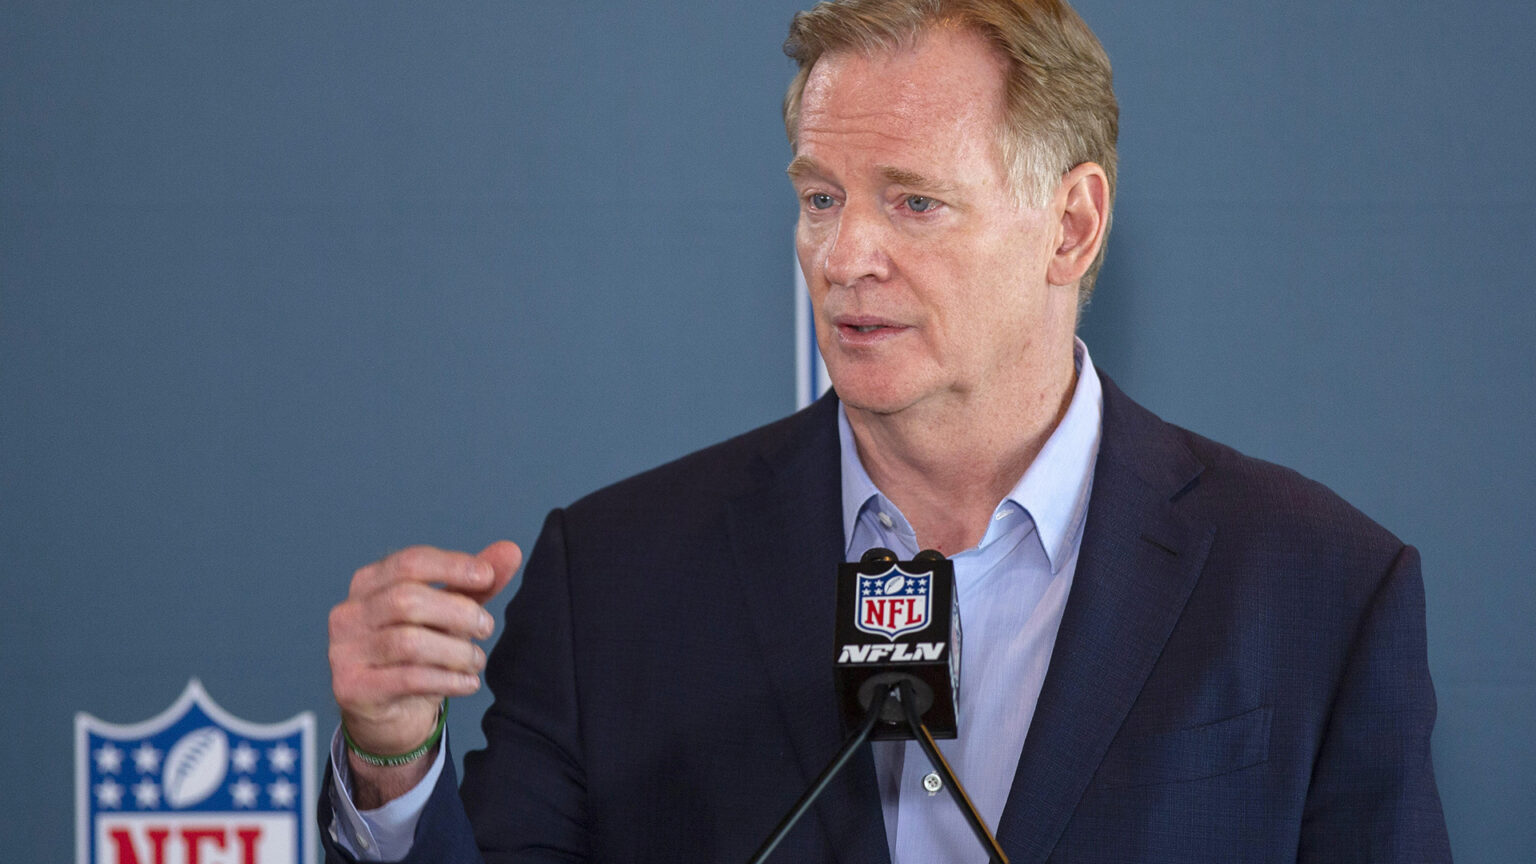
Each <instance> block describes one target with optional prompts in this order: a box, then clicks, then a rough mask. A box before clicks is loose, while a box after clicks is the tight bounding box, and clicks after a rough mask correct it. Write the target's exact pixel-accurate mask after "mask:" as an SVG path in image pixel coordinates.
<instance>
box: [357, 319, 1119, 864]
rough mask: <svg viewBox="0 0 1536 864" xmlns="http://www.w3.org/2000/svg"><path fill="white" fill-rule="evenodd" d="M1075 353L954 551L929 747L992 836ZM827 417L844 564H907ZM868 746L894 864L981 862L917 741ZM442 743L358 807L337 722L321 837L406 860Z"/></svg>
mask: <svg viewBox="0 0 1536 864" xmlns="http://www.w3.org/2000/svg"><path fill="white" fill-rule="evenodd" d="M1073 359H1074V360H1075V361H1076V364H1077V372H1078V374H1077V386H1076V388H1075V390H1074V391H1073V394H1072V401H1071V403H1070V404H1069V405H1068V407H1067V413H1066V414H1065V415H1064V416H1063V417H1062V419H1061V422H1060V423H1059V424H1057V426H1056V429H1055V431H1053V432H1052V433H1051V436H1050V438H1049V439H1048V440H1047V441H1046V442H1045V446H1044V447H1043V448H1041V450H1040V453H1039V455H1037V456H1036V457H1035V461H1034V462H1033V463H1031V464H1030V466H1029V469H1028V470H1027V471H1025V472H1024V476H1023V477H1021V478H1020V479H1019V482H1018V483H1017V484H1015V485H1014V487H1013V489H1012V490H1011V491H1010V492H1009V493H1008V496H1007V497H1006V498H1004V499H1003V501H1002V502H1001V503H999V504H998V505H997V508H996V509H995V510H993V512H992V521H991V523H990V524H988V525H987V531H986V534H985V535H983V536H982V538H981V542H980V543H979V544H977V546H976V547H975V548H973V549H967V550H965V551H964V552H961V553H960V554H958V555H954V556H951V558H950V560H951V561H953V562H954V564H955V583H956V585H955V587H956V591H957V593H958V594H959V603H960V623H961V627H962V629H963V631H964V640H963V644H962V646H961V652H962V653H961V658H960V693H959V713H960V735H959V737H958V738H956V739H955V740H952V741H940V742H939V749H940V750H942V751H943V752H944V758H945V759H947V760H949V764H950V767H951V768H953V769H954V772H955V776H956V777H958V778H959V779H960V782H961V783H963V784H964V785H965V789H966V792H967V793H968V794H969V796H970V798H971V802H972V803H973V804H975V805H976V809H977V810H978V811H979V812H980V813H981V818H982V819H983V820H984V821H985V822H986V823H987V826H988V827H989V828H992V829H994V830H995V829H996V827H997V821H998V818H999V817H1001V816H1002V813H1003V805H1004V804H1006V803H1007V800H1008V790H1009V788H1010V787H1011V786H1012V785H1013V772H1014V768H1015V767H1016V766H1017V764H1018V761H1019V753H1020V752H1021V751H1022V750H1023V747H1024V737H1025V736H1026V735H1027V734H1028V733H1029V722H1030V719H1031V718H1032V717H1033V716H1034V713H1035V703H1036V701H1038V700H1039V698H1040V687H1041V685H1043V684H1044V683H1045V670H1046V668H1047V667H1048V666H1049V665H1050V661H1051V649H1052V647H1053V646H1054V644H1055V642H1056V631H1057V629H1058V628H1059V627H1060V626H1061V613H1062V611H1063V610H1064V609H1065V608H1066V605H1067V593H1068V591H1069V590H1070V589H1071V587H1072V575H1073V573H1074V572H1075V571H1076V569H1077V554H1078V549H1079V547H1080V546H1081V545H1082V541H1083V521H1084V517H1086V515H1087V513H1088V494H1089V492H1090V490H1091V487H1092V484H1093V466H1094V462H1095V461H1096V459H1097V458H1098V452H1099V429H1100V420H1101V417H1102V415H1103V410H1104V409H1103V392H1102V390H1101V389H1100V386H1099V377H1098V375H1097V374H1095V373H1094V370H1093V361H1092V360H1091V359H1089V357H1088V349H1087V347H1085V346H1084V345H1083V343H1082V341H1081V340H1077V341H1076V345H1075V348H1074V358H1073ZM837 423H838V434H839V443H840V446H841V451H842V452H841V456H842V475H843V476H842V484H843V536H844V537H845V538H847V540H848V547H847V549H846V550H845V552H846V553H847V558H848V560H850V561H856V560H858V559H859V557H860V556H862V555H863V554H864V551H865V550H866V549H869V548H870V547H872V546H883V547H885V548H887V549H891V550H894V551H895V552H896V553H897V554H898V555H900V556H901V558H903V559H910V558H911V557H912V556H913V555H915V554H916V553H917V551H918V549H919V546H918V542H919V541H918V538H917V537H916V535H915V534H914V533H913V530H912V526H911V525H910V524H909V523H908V522H907V519H906V517H905V516H903V515H902V514H901V511H900V510H899V509H897V508H896V506H895V505H894V504H892V503H891V502H890V500H889V499H887V498H886V497H885V496H884V495H882V494H881V493H880V490H879V489H877V488H875V484H874V483H873V482H872V481H871V480H870V479H869V474H868V473H867V472H866V471H865V470H864V465H863V463H862V462H860V461H859V455H858V448H857V447H856V446H855V445H854V441H853V430H852V429H850V428H849V426H848V417H847V415H846V414H845V413H844V411H843V408H842V406H838V411H837ZM1007 694H1012V695H1007ZM446 740H447V735H446V734H445V735H444V741H445V742H446ZM872 746H873V747H874V752H875V771H876V774H877V776H878V778H879V784H880V806H881V809H882V812H883V814H884V816H885V833H886V840H887V841H888V842H889V843H890V847H891V861H892V864H932V862H935V861H943V862H952V864H960V862H965V861H977V862H985V861H986V860H987V856H986V853H985V852H984V851H983V850H982V849H981V846H980V845H979V844H978V843H977V842H976V838H975V837H974V836H973V835H972V834H971V831H970V828H969V827H968V826H967V825H966V823H965V819H964V817H963V816H961V815H960V810H959V809H958V808H957V807H956V806H955V802H954V800H953V799H952V798H951V797H950V794H949V790H947V789H940V790H935V791H932V792H930V791H929V788H928V787H925V785H924V778H925V777H927V775H928V774H930V773H931V771H932V769H931V768H930V767H929V765H928V759H927V757H926V756H925V755H924V754H923V752H922V750H921V749H920V748H919V747H918V745H917V743H916V742H900V741H890V742H886V741H882V742H876V743H875V744H873V745H872ZM447 749H448V748H447V746H446V744H445V745H444V746H442V747H439V748H438V754H437V758H436V760H435V761H434V762H433V765H432V768H431V770H430V771H429V772H428V773H427V776H426V777H425V778H424V779H423V780H422V781H421V783H419V784H417V785H416V787H415V788H413V789H412V790H411V791H410V792H408V793H406V794H405V795H403V796H401V797H400V798H396V799H395V800H393V801H391V802H389V803H388V804H386V805H384V806H383V807H381V808H379V809H377V810H366V811H359V810H358V809H357V807H356V806H354V805H353V803H352V800H351V795H350V794H349V792H348V790H349V789H350V788H351V786H350V778H349V777H348V776H347V767H346V766H347V759H346V752H345V745H344V744H343V743H342V741H341V732H340V729H338V730H337V732H336V734H335V735H333V736H332V738H331V764H332V766H333V768H332V770H333V772H334V773H333V776H332V780H333V783H332V794H331V806H332V808H333V809H334V811H335V813H336V816H335V819H334V821H333V822H332V824H331V825H330V826H329V831H330V833H331V837H332V838H333V839H334V840H336V842H337V843H338V844H340V845H341V846H342V847H343V848H344V849H346V850H347V851H348V852H350V853H352V855H353V856H355V857H356V858H357V859H358V860H360V861H394V860H398V859H400V858H403V857H405V855H406V853H407V852H409V851H410V848H411V838H412V836H413V835H414V834H415V830H416V822H417V820H418V819H419V818H420V816H421V811H422V808H423V807H425V806H426V802H427V799H428V798H429V797H430V796H431V792H432V787H433V786H435V785H436V784H437V780H438V777H439V776H440V775H441V774H442V771H443V764H444V758H445V756H444V754H445V753H446V752H447ZM929 785H930V786H931V785H932V781H931V780H930V781H929Z"/></svg>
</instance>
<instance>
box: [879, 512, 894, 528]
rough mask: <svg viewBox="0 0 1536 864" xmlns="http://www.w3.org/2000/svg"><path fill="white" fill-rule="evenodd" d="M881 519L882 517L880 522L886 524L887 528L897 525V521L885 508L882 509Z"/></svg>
mask: <svg viewBox="0 0 1536 864" xmlns="http://www.w3.org/2000/svg"><path fill="white" fill-rule="evenodd" d="M879 519H880V524H881V525H884V526H885V527H887V528H894V527H896V521H895V520H894V519H892V518H891V514H889V513H887V512H885V511H884V510H881V511H880V516H879Z"/></svg>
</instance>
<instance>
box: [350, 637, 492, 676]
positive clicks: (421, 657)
mask: <svg viewBox="0 0 1536 864" xmlns="http://www.w3.org/2000/svg"><path fill="white" fill-rule="evenodd" d="M373 643H374V644H373V645H372V646H371V650H369V652H368V660H369V662H370V663H372V664H373V665H374V666H375V667H389V666H435V667H437V668H439V669H446V670H448V671H449V672H464V673H468V674H470V675H478V674H480V670H482V669H484V668H485V651H484V650H483V649H481V647H480V646H479V645H476V644H475V643H473V642H471V641H469V640H468V639H459V638H455V637H453V636H449V635H446V634H444V633H440V632H438V631H436V630H430V629H428V628H426V627H411V626H397V627H389V628H386V629H384V630H381V631H379V632H378V633H376V634H375V635H374V639H373Z"/></svg>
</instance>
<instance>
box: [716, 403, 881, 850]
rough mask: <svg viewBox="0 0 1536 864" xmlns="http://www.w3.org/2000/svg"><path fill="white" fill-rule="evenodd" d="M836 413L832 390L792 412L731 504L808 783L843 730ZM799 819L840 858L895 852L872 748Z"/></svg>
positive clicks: (757, 619)
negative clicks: (837, 658) (836, 623)
mask: <svg viewBox="0 0 1536 864" xmlns="http://www.w3.org/2000/svg"><path fill="white" fill-rule="evenodd" d="M836 412H837V401H836V398H835V397H834V396H833V395H832V394H828V395H827V396H826V397H824V398H823V399H821V400H820V401H819V402H818V403H817V404H816V405H814V406H812V408H810V409H808V410H807V411H804V412H801V413H800V414H799V415H797V416H796V417H794V418H791V420H790V421H788V422H790V423H792V424H798V425H797V426H794V427H792V430H791V431H790V434H789V435H787V436H786V443H785V444H784V445H783V446H782V447H781V448H780V449H778V450H776V451H773V452H769V453H766V454H765V455H764V457H763V458H762V460H761V461H760V463H759V464H758V466H757V467H756V470H757V471H758V473H759V484H758V485H757V486H756V488H754V489H752V490H751V491H749V492H748V493H747V494H745V495H743V496H741V497H740V498H738V499H737V500H736V501H734V502H732V504H731V508H730V513H729V526H730V544H731V547H732V550H733V551H734V553H735V555H736V562H737V568H736V573H735V577H736V578H737V579H738V580H739V585H740V591H741V595H740V596H742V597H744V598H749V603H748V608H749V613H748V614H749V616H750V617H751V620H752V623H753V625H754V629H755V631H756V635H757V637H758V642H759V644H760V645H761V646H762V649H763V656H764V660H765V665H766V667H767V670H768V678H769V685H770V686H771V687H772V688H773V696H774V701H775V704H777V705H779V706H781V709H780V710H781V711H782V720H783V722H784V724H785V726H786V727H787V728H788V730H789V734H790V740H791V741H792V742H793V745H794V749H795V756H796V760H797V761H798V763H799V765H800V769H801V773H802V775H803V777H802V780H803V782H804V784H805V785H807V786H808V785H809V784H810V782H811V781H812V780H813V779H815V777H816V775H817V774H819V773H820V772H821V770H822V768H823V767H824V766H825V763H826V761H827V760H828V759H830V758H831V757H832V754H834V753H835V752H837V749H838V748H839V747H840V746H841V745H842V742H843V735H844V732H843V729H842V720H841V719H840V715H839V713H838V705H837V700H836V691H835V689H834V688H833V682H832V666H833V663H832V660H833V626H832V625H833V610H835V609H836V579H835V577H836V574H837V570H836V565H837V563H838V562H840V561H842V560H843V550H844V539H843V530H842V524H843V518H842V487H841V482H840V477H841V469H840V465H839V455H838V440H837V413H836ZM770 586H771V587H770ZM792 706H811V707H810V708H809V709H802V710H797V709H796V708H795V707H792ZM787 806H788V805H787V804H786V808H787ZM801 821H802V824H800V825H797V826H796V827H795V829H794V831H795V833H797V834H798V833H800V832H804V831H807V830H815V829H813V828H811V827H810V826H808V825H806V824H803V823H807V822H819V823H820V827H821V829H822V830H823V832H824V836H825V838H826V841H827V842H826V845H827V846H828V847H829V848H831V849H833V850H835V851H836V854H837V855H838V856H839V860H841V861H845V862H888V861H889V860H890V850H889V848H888V847H887V845H886V840H885V830H884V820H883V817H882V815H881V811H880V798H879V792H878V789H877V786H876V782H875V767H874V760H873V758H872V756H871V755H870V751H869V748H867V747H865V748H863V749H862V750H861V752H860V753H858V754H856V755H855V756H854V758H853V760H851V761H850V762H849V764H848V765H847V766H846V767H845V769H844V770H843V773H842V774H841V775H840V776H839V777H838V778H837V779H836V780H835V781H833V783H832V784H831V785H830V786H828V787H827V789H826V790H825V791H824V792H823V793H822V795H821V798H820V799H819V800H818V802H817V805H816V807H815V809H814V810H813V811H812V812H811V813H810V814H808V815H807V817H806V818H805V819H803V820H801Z"/></svg>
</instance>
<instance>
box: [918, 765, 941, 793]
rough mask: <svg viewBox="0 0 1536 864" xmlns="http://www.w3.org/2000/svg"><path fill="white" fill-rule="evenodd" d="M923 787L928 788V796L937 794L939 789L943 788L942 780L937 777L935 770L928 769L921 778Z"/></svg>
mask: <svg viewBox="0 0 1536 864" xmlns="http://www.w3.org/2000/svg"><path fill="white" fill-rule="evenodd" d="M923 788H924V789H927V790H928V794H929V795H930V796H932V795H937V794H939V790H940V789H943V788H944V781H943V780H940V779H939V774H938V772H937V771H929V772H928V774H927V776H925V777H924V778H923Z"/></svg>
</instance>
